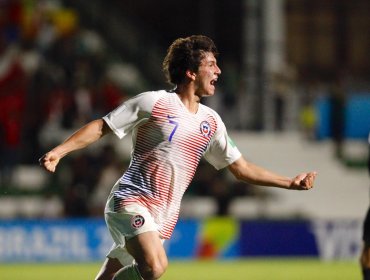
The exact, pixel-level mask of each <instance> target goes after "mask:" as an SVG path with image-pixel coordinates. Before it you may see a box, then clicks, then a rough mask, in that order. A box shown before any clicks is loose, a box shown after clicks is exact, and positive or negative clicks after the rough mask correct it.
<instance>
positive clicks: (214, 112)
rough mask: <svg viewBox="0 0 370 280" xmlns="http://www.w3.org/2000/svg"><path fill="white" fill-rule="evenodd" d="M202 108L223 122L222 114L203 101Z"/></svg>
mask: <svg viewBox="0 0 370 280" xmlns="http://www.w3.org/2000/svg"><path fill="white" fill-rule="evenodd" d="M200 108H201V110H202V111H203V112H206V113H207V114H209V115H211V116H212V117H214V118H215V120H216V121H217V122H222V119H221V116H220V115H219V114H218V113H217V112H216V111H215V110H214V109H212V108H211V107H208V106H207V105H204V104H202V103H201V104H200Z"/></svg>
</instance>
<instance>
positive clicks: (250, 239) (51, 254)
mask: <svg viewBox="0 0 370 280" xmlns="http://www.w3.org/2000/svg"><path fill="white" fill-rule="evenodd" d="M361 227H362V222H361V220H348V219H347V220H237V219H233V218H209V219H204V220H194V219H189V220H180V221H179V223H178V225H177V226H176V228H175V231H174V233H173V236H172V238H171V239H170V240H168V241H166V242H165V246H166V250H167V253H168V256H169V258H170V259H233V258H240V257H312V258H320V259H324V260H338V259H342V260H343V259H345V260H351V259H353V260H357V258H358V255H359V250H360V247H361ZM111 242H112V241H111V237H110V236H109V234H108V231H107V230H106V226H105V223H104V220H102V219H69V220H49V221H45V220H41V221H40V220H3V221H1V222H0V262H3V263H12V262H90V261H101V260H103V259H104V257H105V254H106V252H107V251H108V250H109V248H110V246H111Z"/></svg>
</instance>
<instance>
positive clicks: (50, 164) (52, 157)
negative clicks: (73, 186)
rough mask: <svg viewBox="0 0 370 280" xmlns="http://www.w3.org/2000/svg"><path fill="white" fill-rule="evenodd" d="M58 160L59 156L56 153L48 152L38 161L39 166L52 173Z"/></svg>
mask: <svg viewBox="0 0 370 280" xmlns="http://www.w3.org/2000/svg"><path fill="white" fill-rule="evenodd" d="M59 160H60V156H59V155H58V154H57V153H56V152H53V151H50V152H48V153H46V154H45V155H43V156H42V157H41V158H40V159H39V163H40V166H42V167H44V168H45V169H46V170H47V171H49V172H53V173H54V172H55V168H56V166H57V165H58V163H59Z"/></svg>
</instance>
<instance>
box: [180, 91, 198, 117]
mask: <svg viewBox="0 0 370 280" xmlns="http://www.w3.org/2000/svg"><path fill="white" fill-rule="evenodd" d="M176 94H177V95H178V97H179V98H180V100H181V101H182V103H183V104H184V106H185V107H186V108H187V109H188V110H189V112H190V113H193V114H195V113H196V112H197V111H198V107H199V103H200V97H199V96H197V95H195V91H194V90H192V89H191V88H190V87H186V86H179V87H177V89H176Z"/></svg>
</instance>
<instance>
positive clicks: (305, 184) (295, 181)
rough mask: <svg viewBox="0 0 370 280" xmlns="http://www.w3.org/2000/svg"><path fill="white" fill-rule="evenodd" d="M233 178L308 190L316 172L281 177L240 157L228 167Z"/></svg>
mask: <svg viewBox="0 0 370 280" xmlns="http://www.w3.org/2000/svg"><path fill="white" fill-rule="evenodd" d="M228 169H229V170H230V171H231V173H233V174H234V176H235V177H236V178H237V179H238V180H241V181H244V182H247V183H250V184H254V185H260V186H272V187H278V188H284V189H291V190H309V189H311V188H313V185H314V181H315V177H316V175H317V173H316V172H308V173H301V174H299V175H297V176H295V177H294V178H289V177H285V176H281V175H279V174H276V173H274V172H271V171H269V170H266V169H264V168H262V167H260V166H257V165H255V164H253V163H251V162H248V161H247V160H245V158H244V157H243V156H242V157H240V158H239V159H238V160H236V161H234V162H233V163H232V164H230V165H229V166H228Z"/></svg>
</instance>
